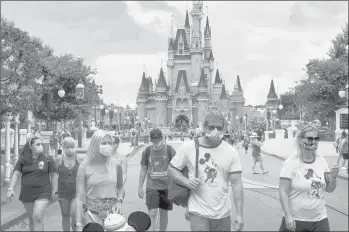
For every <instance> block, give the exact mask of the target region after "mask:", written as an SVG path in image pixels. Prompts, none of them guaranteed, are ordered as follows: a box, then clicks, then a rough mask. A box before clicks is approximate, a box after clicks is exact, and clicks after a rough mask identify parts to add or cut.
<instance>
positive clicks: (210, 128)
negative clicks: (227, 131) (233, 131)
mask: <svg viewBox="0 0 349 232" xmlns="http://www.w3.org/2000/svg"><path fill="white" fill-rule="evenodd" d="M208 129H209V130H210V131H212V130H214V129H217V130H218V131H222V130H223V127H221V126H209V127H208Z"/></svg>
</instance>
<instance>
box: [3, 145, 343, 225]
mask: <svg viewBox="0 0 349 232" xmlns="http://www.w3.org/2000/svg"><path fill="white" fill-rule="evenodd" d="M171 144H172V145H173V147H174V148H175V149H178V147H179V146H180V142H177V141H175V142H174V143H171ZM127 145H128V144H124V145H121V149H120V150H121V151H124V152H126V153H127V151H129V150H130V148H129V147H128V146H129V145H128V146H127ZM238 151H239V153H240V157H241V162H242V166H243V169H244V171H243V182H244V189H245V191H244V194H245V204H244V217H245V228H244V230H245V231H249V230H254V231H257V230H258V231H276V230H278V229H279V226H280V221H281V218H282V209H281V206H280V203H279V201H278V189H277V185H278V175H279V172H280V168H281V165H282V162H283V161H282V160H279V159H276V158H275V157H271V156H265V155H263V158H264V161H265V166H266V168H267V169H268V170H269V174H268V175H253V174H252V169H251V164H252V157H251V153H250V152H251V151H249V153H248V154H244V151H243V150H242V148H239V149H238ZM139 163H140V155H139V154H137V155H136V156H134V157H132V158H131V159H130V160H129V170H128V180H127V182H126V186H125V189H126V197H125V201H124V207H123V210H124V216H125V217H126V218H127V217H128V215H129V214H130V213H131V212H134V211H136V210H141V211H144V212H147V210H146V206H145V200H142V199H139V198H138V196H137V189H138V176H139V169H140V166H139ZM347 183H348V182H345V181H341V180H339V182H338V187H337V189H336V191H335V193H333V194H330V195H327V196H326V201H327V204H329V205H331V206H333V207H335V208H337V209H339V210H341V211H344V212H346V214H348V199H347V198H348V185H347ZM1 213H3V209H1ZM328 215H329V219H330V223H331V229H332V230H333V231H345V230H346V229H347V228H348V217H347V216H344V215H342V214H339V213H338V212H336V211H334V210H332V209H331V208H328ZM233 218H235V216H234V213H233ZM257 218H258V220H256V219H257ZM44 220H45V230H46V231H47V230H50V231H59V230H61V215H60V210H59V205H58V203H54V204H53V205H52V206H51V207H50V208H48V210H47V214H46V215H45V219H44ZM22 224H23V226H22V227H25V225H26V224H25V222H22ZM10 230H23V229H21V228H19V227H18V226H17V227H14V228H10V229H9V230H8V231H10ZM168 230H169V231H188V230H190V226H189V223H188V222H187V221H186V220H185V219H184V209H183V208H181V207H175V208H174V210H173V211H171V212H170V213H169V224H168Z"/></svg>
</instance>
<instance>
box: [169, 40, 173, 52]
mask: <svg viewBox="0 0 349 232" xmlns="http://www.w3.org/2000/svg"><path fill="white" fill-rule="evenodd" d="M168 50H169V51H174V45H173V39H172V38H170V39H169V41H168Z"/></svg>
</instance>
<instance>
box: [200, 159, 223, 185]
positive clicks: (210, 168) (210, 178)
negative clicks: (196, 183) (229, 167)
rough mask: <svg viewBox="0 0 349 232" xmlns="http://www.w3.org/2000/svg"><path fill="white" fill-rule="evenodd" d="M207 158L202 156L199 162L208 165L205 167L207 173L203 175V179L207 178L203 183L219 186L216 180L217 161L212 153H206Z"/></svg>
mask: <svg viewBox="0 0 349 232" xmlns="http://www.w3.org/2000/svg"><path fill="white" fill-rule="evenodd" d="M204 157H205V158H201V159H200V160H199V163H200V164H201V165H206V167H205V171H204V172H205V173H206V177H203V178H202V179H205V180H204V181H203V183H202V184H201V186H202V187H205V186H207V185H208V186H209V187H217V186H218V184H217V183H216V182H214V180H215V179H216V177H217V164H216V163H215V161H214V160H213V159H212V157H211V154H210V153H205V155H204Z"/></svg>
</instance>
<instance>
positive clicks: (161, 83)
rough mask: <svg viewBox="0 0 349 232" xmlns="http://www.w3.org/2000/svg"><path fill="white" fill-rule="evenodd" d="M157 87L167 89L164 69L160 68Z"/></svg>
mask: <svg viewBox="0 0 349 232" xmlns="http://www.w3.org/2000/svg"><path fill="white" fill-rule="evenodd" d="M156 87H160V88H161V87H163V88H167V84H166V80H165V76H164V71H163V70H162V68H160V74H159V80H158V83H157V85H156Z"/></svg>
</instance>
